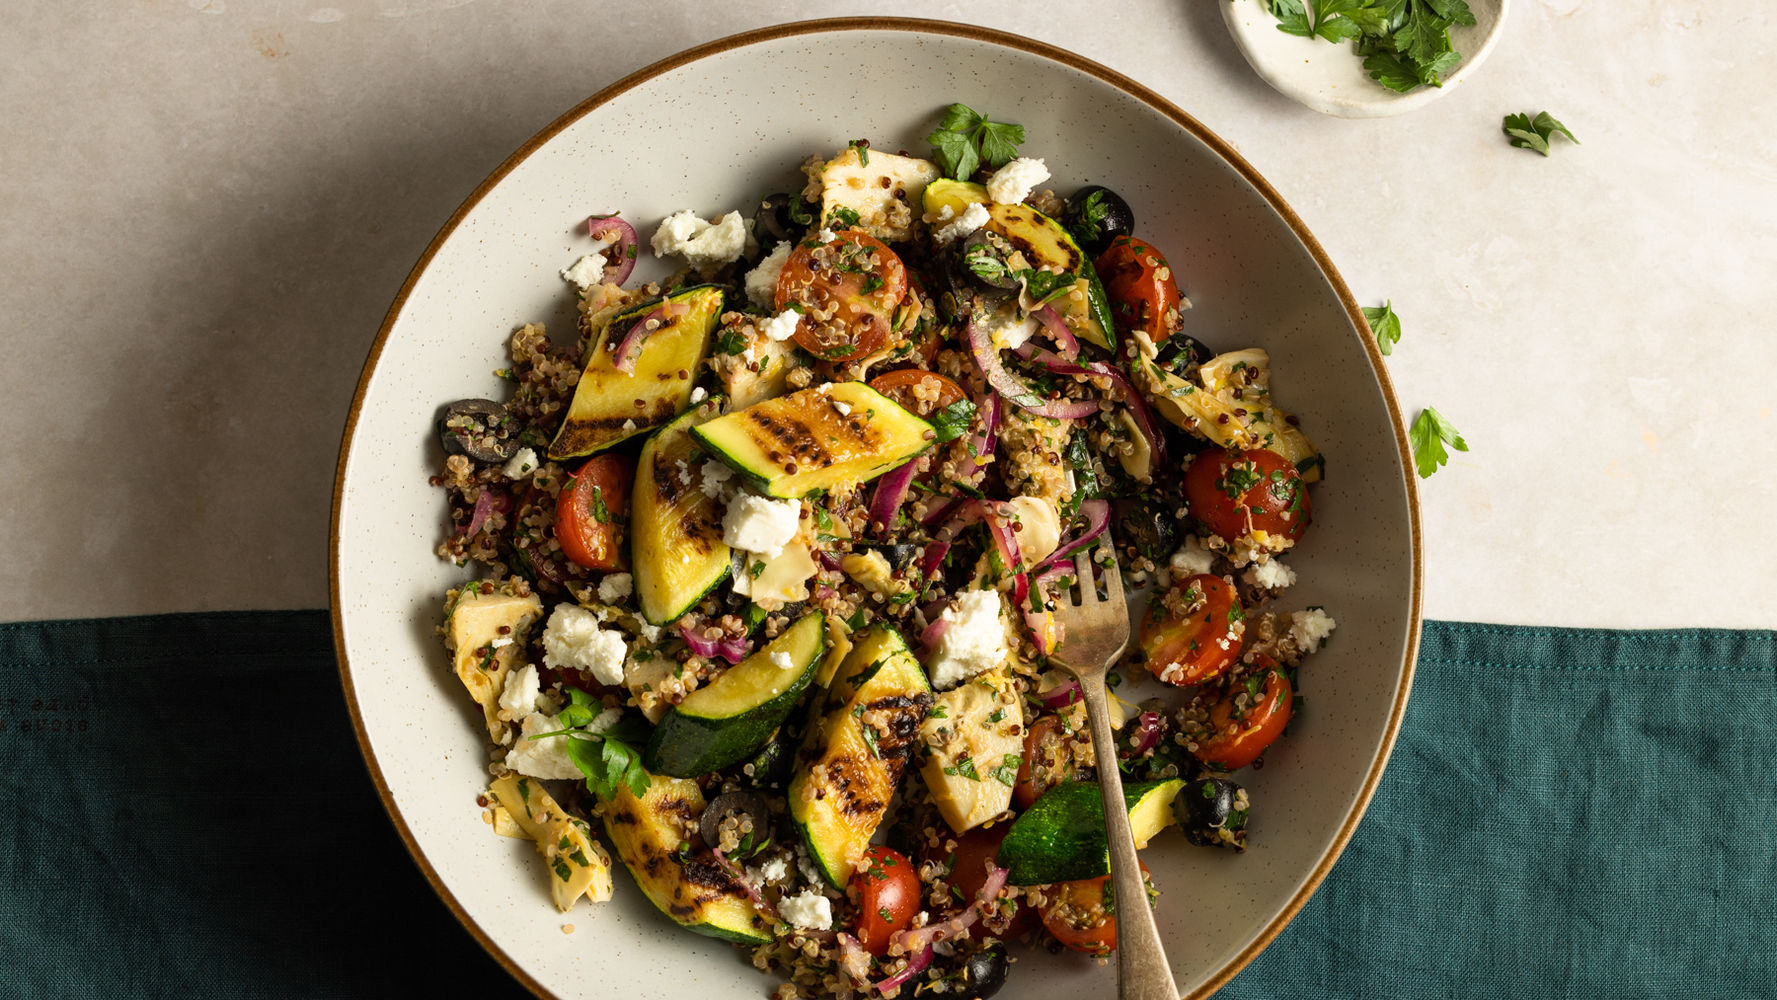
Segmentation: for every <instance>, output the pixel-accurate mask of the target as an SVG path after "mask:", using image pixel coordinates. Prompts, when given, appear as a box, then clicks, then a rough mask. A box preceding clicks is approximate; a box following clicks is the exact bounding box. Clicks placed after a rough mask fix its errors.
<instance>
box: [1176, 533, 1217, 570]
mask: <svg viewBox="0 0 1777 1000" xmlns="http://www.w3.org/2000/svg"><path fill="white" fill-rule="evenodd" d="M1215 562H1216V554H1215V553H1214V552H1211V551H1209V549H1207V548H1204V546H1203V540H1202V539H1201V538H1196V537H1191V538H1187V539H1185V544H1183V545H1181V546H1179V550H1178V551H1177V552H1174V553H1173V554H1172V563H1171V567H1172V575H1173V578H1174V579H1183V578H1184V577H1187V576H1197V575H1199V574H1202V573H1208V572H1209V571H1210V569H1211V568H1212V567H1214V566H1215Z"/></svg>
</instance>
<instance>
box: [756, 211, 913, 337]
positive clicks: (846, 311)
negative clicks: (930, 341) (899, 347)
mask: <svg viewBox="0 0 1777 1000" xmlns="http://www.w3.org/2000/svg"><path fill="white" fill-rule="evenodd" d="M906 295H907V268H906V267H905V266H903V265H902V264H901V258H900V257H898V256H896V255H895V252H894V251H893V250H890V249H889V248H888V246H887V244H885V243H883V242H882V241H881V240H879V239H877V238H876V237H874V236H871V235H869V234H868V233H864V232H861V231H859V230H856V229H847V230H845V231H843V232H839V233H835V234H834V238H833V239H832V240H831V241H829V242H826V243H822V242H821V241H820V240H819V239H817V238H814V237H810V238H809V239H806V240H803V241H802V242H801V243H798V244H797V245H796V249H794V250H792V251H790V258H789V259H788V260H786V261H784V270H783V273H782V274H781V275H780V276H779V277H778V279H777V308H778V309H787V308H789V307H791V306H795V307H797V308H798V309H799V310H800V311H801V312H802V319H801V321H800V322H798V323H797V324H796V343H798V344H800V345H802V348H803V349H804V350H806V351H808V353H810V354H812V355H814V356H815V357H817V358H824V359H825V360H828V361H853V360H856V359H858V358H861V357H864V356H865V355H867V354H872V353H875V352H876V351H879V350H881V349H882V348H883V347H885V346H887V344H888V342H889V338H890V336H892V335H893V332H894V330H893V326H894V321H895V307H896V306H898V305H900V304H901V300H902V299H903V298H905V297H906Z"/></svg>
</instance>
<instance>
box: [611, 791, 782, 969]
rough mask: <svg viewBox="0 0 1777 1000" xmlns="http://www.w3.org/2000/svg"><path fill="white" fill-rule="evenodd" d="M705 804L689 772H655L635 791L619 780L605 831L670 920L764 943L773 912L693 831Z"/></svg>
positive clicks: (713, 933) (712, 933) (638, 882)
mask: <svg viewBox="0 0 1777 1000" xmlns="http://www.w3.org/2000/svg"><path fill="white" fill-rule="evenodd" d="M703 806H704V802H703V792H701V791H699V790H698V788H697V782H695V781H691V780H690V779H687V778H667V777H662V776H660V775H653V776H652V780H651V781H650V782H649V784H648V790H647V791H646V792H644V793H642V795H641V797H640V798H637V797H636V796H635V795H634V794H632V793H631V792H630V790H629V788H628V786H626V785H625V784H623V783H622V782H619V783H618V785H617V794H616V795H615V796H613V797H612V798H611V799H610V800H609V801H607V802H606V803H605V836H606V837H607V838H609V839H610V841H611V846H612V847H615V848H616V849H617V856H618V857H619V858H621V859H623V864H624V866H625V867H627V868H628V869H629V873H630V874H631V875H632V876H634V877H635V880H636V885H638V886H640V887H641V889H642V893H643V894H644V895H646V896H647V897H648V901H649V902H651V903H653V904H654V905H655V907H657V908H658V909H659V910H660V912H662V913H664V914H666V915H667V916H668V917H671V918H672V920H673V922H674V923H676V924H678V925H679V926H681V927H684V928H686V929H688V930H691V931H695V932H696V933H698V934H703V935H706V936H708V937H713V938H721V939H722V940H724V941H737V942H740V943H741V944H768V943H770V941H771V940H772V935H771V920H770V918H769V917H767V916H766V915H765V914H763V913H761V912H760V911H759V908H758V907H757V906H755V905H754V904H753V901H752V900H751V899H748V898H747V894H746V891H745V890H744V889H742V888H741V886H740V885H739V884H738V883H736V882H735V881H734V879H733V878H731V877H730V876H729V875H728V873H727V872H725V871H723V870H722V867H721V866H720V865H718V864H717V863H716V859H715V857H714V856H713V855H712V854H711V853H710V849H709V847H707V846H706V845H704V844H703V843H701V842H700V841H694V840H691V839H690V838H692V837H695V836H696V830H697V818H698V817H699V816H700V815H702V814H703ZM681 847H684V848H686V850H684V851H682V852H681V850H680V848H681Z"/></svg>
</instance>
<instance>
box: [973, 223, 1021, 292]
mask: <svg viewBox="0 0 1777 1000" xmlns="http://www.w3.org/2000/svg"><path fill="white" fill-rule="evenodd" d="M1011 252H1012V248H1011V246H1010V245H1009V244H1007V242H1006V239H1005V237H1003V236H1000V235H998V234H996V233H992V232H989V231H988V230H986V229H977V230H975V231H974V232H972V233H970V234H969V235H967V236H965V237H963V241H962V244H961V245H960V247H959V248H958V253H959V254H960V256H959V258H958V259H959V263H960V266H961V268H962V271H963V272H964V274H965V275H966V276H967V277H968V278H969V279H972V280H974V281H977V282H979V283H981V284H983V285H986V286H987V287H989V288H1001V289H1013V288H1017V287H1018V279H1017V278H1016V277H1014V276H1013V275H1012V269H1011V268H1010V267H1008V266H1007V264H1006V258H1007V257H1009V256H1010V255H1011Z"/></svg>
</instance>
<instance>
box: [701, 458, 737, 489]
mask: <svg viewBox="0 0 1777 1000" xmlns="http://www.w3.org/2000/svg"><path fill="white" fill-rule="evenodd" d="M733 476H734V470H733V469H730V468H729V467H728V466H726V465H723V464H722V463H721V462H718V461H716V460H715V459H713V458H712V459H710V460H709V461H707V462H705V463H703V495H704V496H706V497H712V498H713V497H715V495H716V494H718V493H720V492H722V484H723V483H725V482H727V481H728V480H729V479H730V478H732V477H733Z"/></svg>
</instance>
